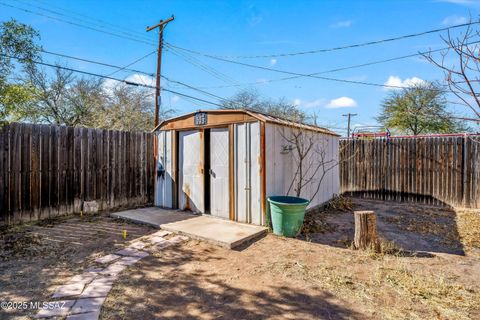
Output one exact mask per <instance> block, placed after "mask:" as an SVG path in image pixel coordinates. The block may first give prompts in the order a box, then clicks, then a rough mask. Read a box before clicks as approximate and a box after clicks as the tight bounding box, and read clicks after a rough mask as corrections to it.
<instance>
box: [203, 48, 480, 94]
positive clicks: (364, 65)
mask: <svg viewBox="0 0 480 320" xmlns="http://www.w3.org/2000/svg"><path fill="white" fill-rule="evenodd" d="M478 43H480V41H473V42H470V43H467V44H466V45H473V44H478ZM448 49H450V48H449V47H444V48H440V49H435V50H429V51H423V52H417V53H412V54H407V55H403V56H398V57H393V58H387V59H382V60H376V61H370V62H365V63H360V64H355V65H351V66H346V67H338V68H334V69H329V70H324V71H318V72H314V73H309V74H308V76H315V75H320V74H326V73H332V72H339V71H345V70H351V69H357V68H362V67H368V66H372V65H376V64H382V63H386V62H392V61H398V60H403V59H407V58H413V57H418V56H423V55H425V54H429V53H435V52H440V51H444V50H448ZM303 77H304V76H291V77H284V78H278V79H270V80H265V81H262V82H261V84H265V83H271V82H279V81H286V80H292V79H298V78H303ZM258 84H260V83H259V82H247V83H241V84H235V85H222V86H210V87H203V88H205V89H207V88H228V87H241V86H249V85H258Z"/></svg>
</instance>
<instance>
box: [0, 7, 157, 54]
mask: <svg viewBox="0 0 480 320" xmlns="http://www.w3.org/2000/svg"><path fill="white" fill-rule="evenodd" d="M0 5H2V6H5V7H10V8H14V9H17V10H21V11H24V12H27V13H31V14H35V15H39V16H42V17H45V18H48V19H52V20H56V21H60V22H63V23H67V24H70V25H74V26H77V27H80V28H84V29H89V30H92V31H96V32H101V33H105V34H108V35H111V36H115V37H119V38H124V39H127V40H131V41H135V42H139V43H143V44H148V45H154V44H153V42H151V41H145V40H141V39H138V38H133V37H130V36H124V35H121V34H118V33H115V32H110V31H106V30H102V29H98V28H94V27H90V26H86V25H83V24H80V23H77V22H72V21H68V20H65V19H62V18H58V17H53V16H51V15H48V14H44V13H41V12H35V11H32V10H29V9H25V8H21V7H17V6H14V5H11V4H7V3H4V2H0Z"/></svg>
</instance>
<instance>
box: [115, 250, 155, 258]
mask: <svg viewBox="0 0 480 320" xmlns="http://www.w3.org/2000/svg"><path fill="white" fill-rule="evenodd" d="M115 254H117V255H120V256H129V257H138V258H145V257H146V256H148V253H146V252H142V251H138V250H135V249H129V248H126V249H123V250H120V251H117V252H115Z"/></svg>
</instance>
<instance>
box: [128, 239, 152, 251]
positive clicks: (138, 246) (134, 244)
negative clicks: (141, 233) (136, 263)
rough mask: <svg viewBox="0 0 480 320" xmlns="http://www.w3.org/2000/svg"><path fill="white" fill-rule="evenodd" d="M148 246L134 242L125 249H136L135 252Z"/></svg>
mask: <svg viewBox="0 0 480 320" xmlns="http://www.w3.org/2000/svg"><path fill="white" fill-rule="evenodd" d="M147 245H148V244H147V243H145V242H142V241H135V242H134V243H132V244H131V245H129V246H128V247H127V249H136V250H141V249H143V248H145V247H146V246H147Z"/></svg>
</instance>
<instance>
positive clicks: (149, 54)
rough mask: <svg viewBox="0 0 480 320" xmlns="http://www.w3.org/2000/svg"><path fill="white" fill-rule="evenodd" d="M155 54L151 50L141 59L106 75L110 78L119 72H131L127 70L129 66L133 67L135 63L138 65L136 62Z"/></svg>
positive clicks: (154, 51)
mask: <svg viewBox="0 0 480 320" xmlns="http://www.w3.org/2000/svg"><path fill="white" fill-rule="evenodd" d="M156 52H157V50H153V51H152V52H150V53H147V54H146V55H144V56H143V57H140V58H138V59H136V60H135V61H133V62H131V63H129V64H127V65H126V66H124V67H122V68H119V69H118V70H116V71H113V72H112V73H110V74H108V76H112V75H114V74H115V73H117V72H120V71H123V70H127V71H131V70H130V69H128V67H131V66H133V65H134V64H136V63H138V62H140V61H142V60H144V59H146V58H148V57H150V56H151V55H152V54H154V53H156ZM151 75H152V77H153V74H151Z"/></svg>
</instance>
